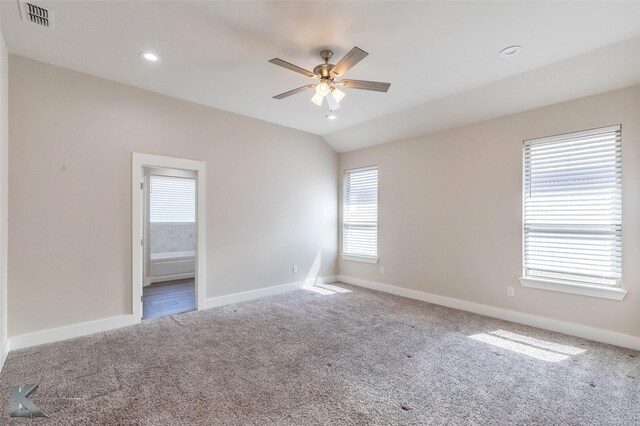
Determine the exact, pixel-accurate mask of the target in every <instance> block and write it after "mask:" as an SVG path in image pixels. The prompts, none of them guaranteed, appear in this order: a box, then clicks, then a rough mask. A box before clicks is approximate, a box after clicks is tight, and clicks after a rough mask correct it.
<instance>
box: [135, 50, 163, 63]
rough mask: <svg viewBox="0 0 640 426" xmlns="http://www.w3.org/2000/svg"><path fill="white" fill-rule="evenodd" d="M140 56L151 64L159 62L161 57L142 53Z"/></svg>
mask: <svg viewBox="0 0 640 426" xmlns="http://www.w3.org/2000/svg"><path fill="white" fill-rule="evenodd" d="M140 56H142V57H143V58H145V59H146V60H147V61H149V62H158V61H159V60H160V57H159V56H158V55H156V54H155V53H151V52H145V51H142V52H140Z"/></svg>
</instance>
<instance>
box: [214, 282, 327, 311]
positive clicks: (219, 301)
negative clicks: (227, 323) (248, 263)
mask: <svg viewBox="0 0 640 426" xmlns="http://www.w3.org/2000/svg"><path fill="white" fill-rule="evenodd" d="M314 283H315V280H307V281H297V282H293V283H289V284H281V285H276V286H272V287H265V288H259V289H257V290H249V291H243V292H240V293H233V294H227V295H225V296H218V297H211V298H209V299H205V301H204V309H210V308H215V307H218V306H224V305H230V304H232V303H238V302H247V301H249V300H254V299H261V298H263V297H268V296H275V295H276V294H282V293H288V292H290V291H295V290H300V289H302V288H304V286H305V285H311V284H314Z"/></svg>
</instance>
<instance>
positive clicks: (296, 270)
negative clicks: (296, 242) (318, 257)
mask: <svg viewBox="0 0 640 426" xmlns="http://www.w3.org/2000/svg"><path fill="white" fill-rule="evenodd" d="M291 272H293V273H294V274H295V273H296V272H298V265H293V268H291Z"/></svg>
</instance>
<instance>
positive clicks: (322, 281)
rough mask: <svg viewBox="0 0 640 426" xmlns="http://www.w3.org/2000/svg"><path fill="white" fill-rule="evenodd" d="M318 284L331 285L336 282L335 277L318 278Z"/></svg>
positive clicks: (336, 278) (336, 277)
mask: <svg viewBox="0 0 640 426" xmlns="http://www.w3.org/2000/svg"><path fill="white" fill-rule="evenodd" d="M317 281H318V284H331V283H335V282H336V281H338V276H337V275H327V276H326V277H318V280H317Z"/></svg>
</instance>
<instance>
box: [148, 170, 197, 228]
mask: <svg viewBox="0 0 640 426" xmlns="http://www.w3.org/2000/svg"><path fill="white" fill-rule="evenodd" d="M149 191H150V192H149V219H150V221H151V223H159V222H163V223H167V222H195V221H196V180H195V179H193V178H181V177H173V176H158V175H150V176H149Z"/></svg>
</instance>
